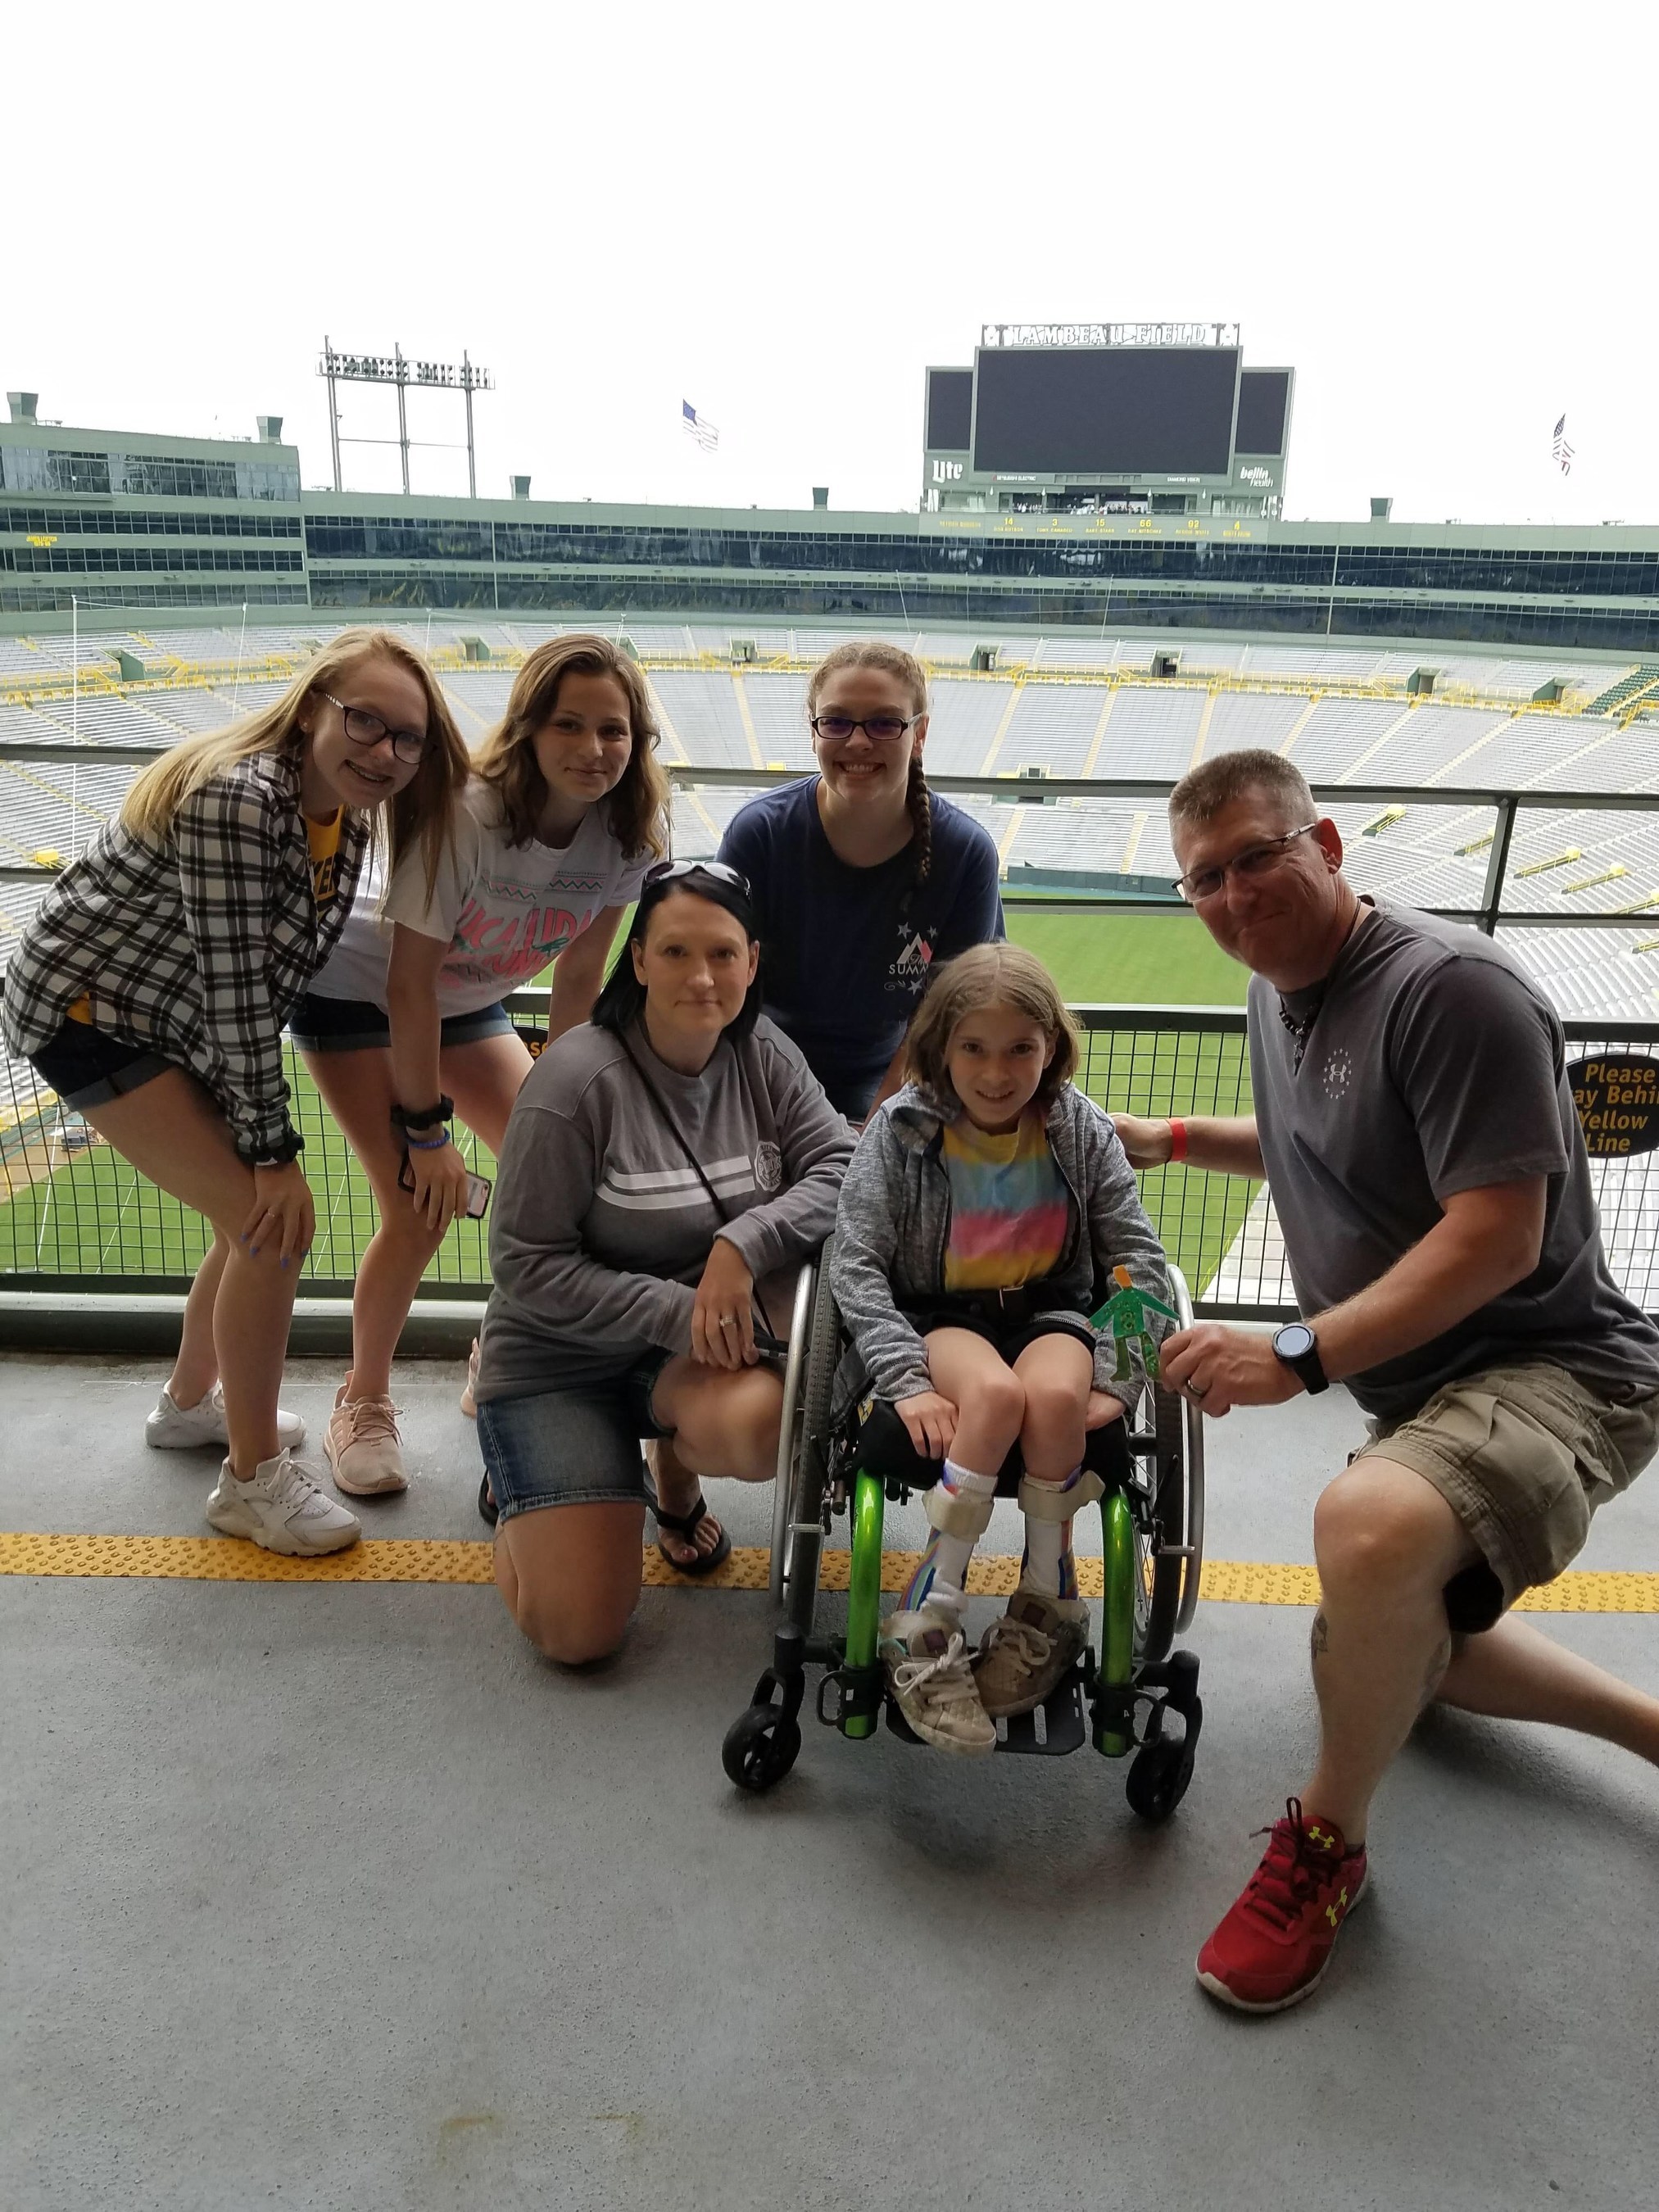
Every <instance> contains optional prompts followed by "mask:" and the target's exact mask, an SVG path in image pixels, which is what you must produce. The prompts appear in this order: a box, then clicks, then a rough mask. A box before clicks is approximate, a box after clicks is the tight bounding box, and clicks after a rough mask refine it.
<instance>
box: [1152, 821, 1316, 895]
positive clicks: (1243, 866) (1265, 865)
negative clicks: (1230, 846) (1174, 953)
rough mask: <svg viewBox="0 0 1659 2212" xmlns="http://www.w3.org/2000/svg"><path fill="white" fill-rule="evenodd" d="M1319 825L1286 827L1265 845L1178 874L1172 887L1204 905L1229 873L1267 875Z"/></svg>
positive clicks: (1310, 823)
mask: <svg viewBox="0 0 1659 2212" xmlns="http://www.w3.org/2000/svg"><path fill="white" fill-rule="evenodd" d="M1318 827H1319V824H1318V823H1316V822H1304V823H1303V825H1302V827H1301V828H1300V829H1287V830H1286V831H1285V834H1284V836H1282V837H1270V838H1269V839H1268V840H1267V843H1266V844H1265V845H1251V846H1249V847H1248V848H1246V849H1245V850H1244V851H1243V852H1242V853H1235V854H1234V855H1233V857H1232V859H1231V860H1224V861H1223V862H1222V864H1221V866H1219V867H1218V868H1199V869H1197V870H1196V871H1195V872H1194V873H1192V874H1191V875H1186V876H1177V877H1176V879H1175V882H1174V884H1172V886H1171V889H1173V890H1178V891H1179V892H1180V893H1181V896H1182V898H1184V899H1185V900H1186V902H1187V903H1188V906H1201V905H1202V904H1203V902H1204V901H1205V900H1206V899H1212V898H1213V897H1214V896H1215V895H1216V893H1217V892H1218V890H1220V889H1221V887H1222V885H1223V884H1225V882H1226V880H1227V878H1228V877H1229V876H1247V877H1248V876H1265V875H1266V874H1267V872H1268V870H1269V869H1271V868H1276V867H1277V866H1279V862H1280V861H1281V860H1284V859H1285V857H1286V855H1287V854H1289V852H1290V849H1291V846H1292V845H1293V844H1295V842H1296V841H1297V838H1298V837H1305V836H1307V834H1308V832H1309V831H1310V829H1318Z"/></svg>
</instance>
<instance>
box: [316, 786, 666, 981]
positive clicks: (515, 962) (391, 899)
mask: <svg viewBox="0 0 1659 2212" xmlns="http://www.w3.org/2000/svg"><path fill="white" fill-rule="evenodd" d="M655 861H656V855H655V854H653V852H652V851H651V850H650V849H649V848H647V849H646V850H645V851H644V852H642V853H639V854H635V855H633V856H632V857H631V858H629V857H628V856H625V855H624V854H623V850H622V848H621V847H620V845H619V844H618V843H617V839H616V837H615V836H614V835H613V834H612V832H611V829H610V828H609V826H608V824H607V823H606V822H605V807H604V805H603V804H601V805H598V806H594V807H592V808H590V809H589V811H588V812H587V814H586V817H584V819H583V822H582V825H581V827H580V829H578V830H577V832H576V834H575V836H574V837H573V838H572V839H571V841H570V842H569V844H568V845H566V846H564V847H562V848H561V847H557V846H553V845H538V844H534V843H532V844H529V845H509V844H508V842H507V833H506V830H505V829H504V828H503V827H502V823H501V804H500V800H499V799H498V797H497V795H496V793H495V789H494V787H493V786H491V785H489V784H487V783H483V782H480V781H478V780H477V778H476V777H475V778H474V780H473V781H471V783H470V784H469V785H468V786H467V787H466V792H465V796H464V798H463V799H462V801H461V805H460V806H459V809H458V811H457V813H456V817H455V840H454V849H453V853H450V854H446V855H445V857H444V859H443V860H442V861H441V864H440V866H439V869H438V874H437V879H436V881H435V884H434V885H433V888H432V891H431V894H430V896H428V891H427V887H426V856H425V854H423V853H422V852H420V851H418V850H417V851H416V852H413V853H411V854H409V856H408V858H407V859H406V860H404V862H403V863H402V864H401V866H399V867H398V872H397V873H396V874H395V875H394V876H393V878H392V887H391V889H390V890H388V891H387V893H386V899H385V902H384V904H383V906H382V907H381V908H380V915H379V916H378V917H377V915H376V913H375V909H374V902H373V901H372V899H370V898H368V897H364V898H360V899H359V900H358V901H357V902H356V905H355V906H354V908H353V909H352V912H351V915H350V916H349V920H348V921H347V923H346V927H345V929H344V931H343V933H342V936H341V939H340V943H339V945H338V948H337V951H335V953H334V954H333V956H332V957H331V959H330V960H329V962H328V963H327V965H326V966H325V968H324V969H323V970H322V972H321V974H320V975H318V976H317V977H316V978H315V980H314V981H313V983H312V989H313V991H314V992H315V993H316V994H318V996H319V997H320V998H325V999H366V1000H369V1001H370V1002H371V1003H372V1004H374V1006H379V1007H380V1008H381V1010H382V1011H384V1010H385V1007H386V961H387V958H388V957H389V955H390V953H391V950H392V930H391V925H392V923H393V922H395V921H398V922H402V923H403V924H404V927H406V928H409V929H414V930H418V931H419V932H420V933H421V935H422V937H437V938H441V939H445V940H446V941H447V944H448V946H449V951H448V952H447V955H446V957H445V959H444V962H443V964H442V966H441V968H440V969H439V970H438V1003H439V1005H440V1006H441V1009H442V1011H443V1012H444V1013H445V1014H446V1015H450V1014H471V1013H476V1012H478V1011H479V1009H480V1008H482V1007H484V1006H493V1005H494V1004H495V1000H497V999H500V998H502V997H504V996H505V995H506V994H507V992H509V991H513V990H517V989H518V988H519V987H520V986H521V985H523V984H525V983H527V982H529V981H530V980H531V978H532V976H534V975H538V974H539V973H540V972H541V970H542V969H544V968H545V967H546V966H547V965H548V963H549V962H550V961H552V960H556V958H557V957H558V956H559V954H560V953H562V951H564V950H565V948H566V946H567V945H571V944H574V941H575V939H577V938H579V937H580V935H581V933H582V932H583V930H585V929H586V927H587V925H588V924H589V922H591V921H592V920H593V919H594V917H595V916H596V915H600V914H603V913H604V912H605V908H607V907H613V906H626V905H627V904H628V902H629V900H630V899H632V898H635V897H636V896H638V893H639V889H640V886H641V884H642V883H643V882H644V880H645V876H646V872H647V869H649V868H651V867H652V866H654V865H655Z"/></svg>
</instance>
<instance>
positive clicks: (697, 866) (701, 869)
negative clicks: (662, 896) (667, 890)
mask: <svg viewBox="0 0 1659 2212" xmlns="http://www.w3.org/2000/svg"><path fill="white" fill-rule="evenodd" d="M684 876H713V877H714V879H715V881H716V882H717V883H722V884H731V886H732V890H738V891H741V892H742V893H743V895H744V898H753V896H755V893H754V890H753V887H752V886H751V885H750V881H749V878H748V877H747V876H745V875H743V874H741V873H740V872H738V870H737V869H736V868H729V867H727V866H726V862H725V861H724V860H659V861H658V863H657V865H656V866H655V867H654V868H647V870H646V872H645V880H646V884H647V886H648V885H650V884H674V883H678V882H679V881H680V879H681V878H682V877H684Z"/></svg>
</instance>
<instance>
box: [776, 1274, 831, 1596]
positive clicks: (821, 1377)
mask: <svg viewBox="0 0 1659 2212" xmlns="http://www.w3.org/2000/svg"><path fill="white" fill-rule="evenodd" d="M834 1247H835V1239H834V1238H833V1237H831V1238H830V1240H829V1243H827V1244H826V1245H825V1246H824V1248H823V1253H822V1254H821V1255H820V1256H819V1260H818V1273H817V1290H816V1292H815V1294H814V1297H813V1300H812V1311H811V1321H810V1322H809V1323H808V1325H807V1332H806V1354H805V1365H804V1369H803V1373H802V1379H801V1393H800V1433H799V1446H798V1448H797V1450H796V1453H795V1467H794V1474H793V1480H792V1481H791V1484H790V1491H791V1502H790V1508H789V1523H790V1526H789V1533H788V1535H787V1539H786V1542H787V1549H786V1552H785V1555H784V1572H783V1588H782V1590H781V1593H780V1595H781V1597H782V1601H783V1604H784V1607H785V1609H786V1611H787V1613H788V1615H789V1618H790V1620H793V1622H794V1624H795V1626H797V1627H798V1628H799V1629H800V1630H801V1631H802V1632H803V1633H804V1634H806V1635H809V1636H810V1635H811V1631H812V1615H813V1612H814V1610H815V1607H816V1606H817V1594H818V1562H819V1559H820V1558H821V1557H822V1555H823V1497H824V1492H825V1490H826V1488H827V1487H828V1486H829V1468H828V1465H827V1462H826V1459H825V1454H826V1451H827V1450H828V1448H829V1399H830V1395H831V1393H832V1391H833V1390H834V1389H835V1382H836V1366H837V1364H839V1361H840V1358H841V1346H842V1328H841V1316H840V1315H839V1314H838V1313H837V1312H836V1301H835V1297H834V1294H833V1293H832V1291H830V1288H829V1255H830V1253H831V1251H832V1250H833V1249H834Z"/></svg>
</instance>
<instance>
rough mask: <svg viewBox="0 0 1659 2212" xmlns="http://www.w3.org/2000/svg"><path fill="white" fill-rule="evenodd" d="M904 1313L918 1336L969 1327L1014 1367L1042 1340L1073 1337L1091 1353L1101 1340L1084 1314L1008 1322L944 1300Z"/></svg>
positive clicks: (1030, 1316) (1025, 1317)
mask: <svg viewBox="0 0 1659 2212" xmlns="http://www.w3.org/2000/svg"><path fill="white" fill-rule="evenodd" d="M902 1311H903V1314H904V1318H905V1320H906V1321H908V1322H909V1324H910V1326H911V1328H913V1329H915V1333H916V1334H917V1335H918V1336H921V1337H926V1336H927V1334H928V1333H929V1331H930V1330H933V1329H936V1328H965V1329H967V1330H968V1331H969V1333H970V1334H972V1335H974V1336H980V1337H983V1338H984V1340H985V1341H986V1343H987V1344H988V1345H989V1346H991V1347H992V1349H993V1350H994V1352H997V1354H998V1355H999V1357H1000V1358H1001V1359H1002V1360H1003V1361H1004V1362H1005V1364H1006V1365H1008V1366H1010V1367H1012V1365H1013V1364H1014V1362H1015V1360H1017V1359H1018V1358H1019V1355H1020V1353H1021V1352H1025V1351H1028V1350H1029V1349H1030V1346H1032V1345H1034V1344H1035V1343H1036V1340H1037V1339H1038V1338H1039V1337H1042V1336H1073V1337H1075V1338H1076V1339H1077V1340H1078V1342H1079V1344H1084V1345H1086V1346H1088V1348H1089V1350H1090V1351H1091V1352H1092V1351H1093V1350H1094V1348H1095V1344H1096V1341H1097V1339H1096V1334H1095V1331H1094V1330H1093V1328H1091V1326H1090V1324H1089V1321H1088V1317H1087V1316H1086V1315H1084V1314H1069V1313H1040V1314H1017V1315H1015V1316H1010V1317H1009V1318H1007V1319H1006V1320H1005V1319H1004V1318H1003V1317H1002V1316H1000V1315H998V1314H995V1313H993V1312H990V1311H987V1310H986V1309H985V1308H984V1307H982V1306H979V1305H977V1304H975V1305H972V1306H961V1305H954V1304H951V1301H950V1300H948V1299H941V1301H940V1302H939V1304H937V1305H932V1306H917V1307H915V1308H910V1307H905V1308H903V1309H902Z"/></svg>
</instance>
